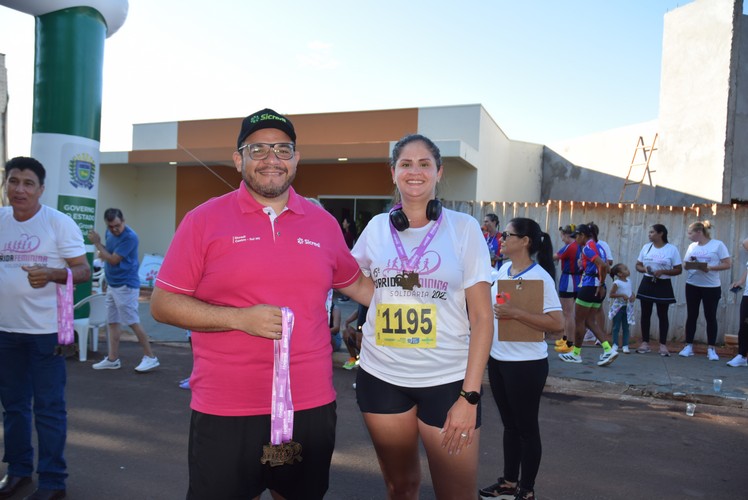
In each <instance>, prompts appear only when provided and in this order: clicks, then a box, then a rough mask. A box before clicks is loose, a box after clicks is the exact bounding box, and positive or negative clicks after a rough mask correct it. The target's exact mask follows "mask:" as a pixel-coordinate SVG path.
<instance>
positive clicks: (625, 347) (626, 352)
mask: <svg viewBox="0 0 748 500" xmlns="http://www.w3.org/2000/svg"><path fill="white" fill-rule="evenodd" d="M621 350H622V351H623V353H624V354H629V353H630V352H631V349H629V346H627V345H625V346H623V349H621Z"/></svg>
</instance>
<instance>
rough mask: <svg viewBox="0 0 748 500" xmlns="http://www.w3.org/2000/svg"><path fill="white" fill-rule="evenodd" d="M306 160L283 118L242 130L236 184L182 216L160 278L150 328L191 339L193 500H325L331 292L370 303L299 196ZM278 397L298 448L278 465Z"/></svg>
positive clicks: (339, 238) (338, 237)
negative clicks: (267, 494)
mask: <svg viewBox="0 0 748 500" xmlns="http://www.w3.org/2000/svg"><path fill="white" fill-rule="evenodd" d="M300 158H301V155H300V153H299V152H298V151H296V132H295V130H294V127H293V124H292V123H291V121H290V120H289V119H288V118H287V117H285V116H283V115H280V114H279V113H277V112H275V111H273V110H271V109H263V110H260V111H258V112H256V113H253V114H251V115H250V116H248V117H247V118H245V119H244V121H243V122H242V127H241V131H240V133H239V137H238V140H237V151H236V152H234V154H233V160H234V165H235V166H236V169H237V170H238V171H239V172H241V174H242V177H243V182H242V183H241V186H240V187H239V188H238V189H237V190H236V191H232V192H230V193H228V194H226V195H224V196H221V197H218V198H214V199H211V200H209V201H207V202H206V203H204V204H202V205H200V206H198V207H197V208H195V209H194V210H192V211H191V212H189V213H188V214H187V215H186V216H185V218H184V220H183V221H182V222H181V224H180V226H179V228H178V229H177V232H176V234H175V235H174V239H173V241H172V243H171V246H170V248H169V250H168V252H167V253H166V257H165V259H164V263H163V266H162V267H161V269H160V271H159V274H158V278H157V281H156V288H155V290H154V293H153V297H152V300H151V312H152V314H153V317H154V318H155V319H156V320H158V321H161V322H163V323H169V324H172V325H176V326H178V327H181V328H186V329H189V330H191V331H192V346H193V356H194V368H193V372H192V376H191V378H190V386H191V388H192V402H191V408H192V419H191V423H190V437H189V459H188V464H189V490H188V493H187V498H188V499H190V500H196V499H213V498H259V497H260V495H261V494H262V492H263V491H264V490H266V489H269V490H270V491H271V493H272V494H273V496H274V497H277V496H282V497H283V498H285V499H289V500H290V499H297V498H305V499H310V498H323V496H324V494H325V492H326V491H327V488H328V484H329V472H330V461H331V458H332V452H333V447H334V444H335V422H336V412H335V391H334V389H333V383H332V360H331V347H330V333H329V332H330V330H329V327H328V321H327V315H326V310H325V300H326V298H327V294H328V291H329V290H330V289H331V288H335V289H338V290H339V291H340V292H341V293H344V294H345V295H347V296H349V297H351V298H353V299H354V300H356V301H358V302H361V303H365V304H368V303H369V302H370V300H371V296H372V293H373V283H372V282H371V280H370V279H368V278H364V277H363V275H362V274H361V271H360V269H359V266H358V264H357V263H356V261H355V259H353V257H352V256H351V254H350V251H349V249H348V247H347V246H346V243H345V240H344V239H343V234H342V232H341V231H340V226H339V225H338V223H337V221H336V220H335V218H334V217H332V215H330V214H329V213H327V212H326V211H325V210H324V209H323V208H321V207H319V206H316V205H315V204H313V203H311V202H309V201H308V200H306V199H305V198H304V197H302V196H300V195H298V194H297V193H296V192H295V191H294V189H293V187H291V183H292V182H293V180H294V177H295V175H296V168H297V165H298V162H299V160H300ZM298 263H303V269H302V268H300V267H299V266H298ZM291 314H292V317H291V316H290V315H291ZM284 349H287V351H284ZM278 352H287V354H288V364H287V365H286V364H284V363H283V362H282V360H284V359H285V358H283V357H278V356H277V353H278ZM276 358H278V359H279V360H281V361H278V362H276ZM276 368H278V370H277V371H276ZM286 375H287V376H288V385H285V386H284V385H283V384H284V382H286V378H285V376H286ZM276 387H287V389H288V391H290V392H283V395H284V397H287V399H286V401H285V402H286V404H288V405H289V406H290V404H291V403H292V407H291V409H292V411H293V414H292V416H291V417H290V418H287V419H286V420H284V422H283V424H284V425H286V426H288V425H289V424H290V426H291V427H292V440H291V441H285V440H284V441H283V443H284V445H285V444H289V446H291V445H293V446H299V447H298V448H293V450H294V451H293V453H291V454H290V455H289V457H290V459H289V460H288V461H287V462H286V463H283V464H282V465H281V464H275V463H273V461H272V460H270V459H271V458H273V457H275V458H277V455H272V453H271V454H270V455H268V453H270V452H273V450H275V451H277V449H278V448H271V447H269V446H268V445H269V444H271V443H272V444H278V443H274V442H272V441H271V425H272V426H275V424H276V420H275V419H273V418H271V408H278V406H277V404H276V403H277V400H276V397H278V398H280V396H275V394H276V391H274V389H275V388H276ZM279 391H284V389H279ZM276 414H277V413H276ZM273 429H276V427H273ZM272 435H273V436H275V435H276V434H275V433H273V434H272ZM264 448H265V449H264ZM288 449H290V448H288ZM288 449H286V451H288ZM299 451H300V457H299V456H298V455H299ZM294 457H295V458H294ZM298 458H301V459H302V460H300V461H299V460H297V459H298ZM289 462H290V463H289Z"/></svg>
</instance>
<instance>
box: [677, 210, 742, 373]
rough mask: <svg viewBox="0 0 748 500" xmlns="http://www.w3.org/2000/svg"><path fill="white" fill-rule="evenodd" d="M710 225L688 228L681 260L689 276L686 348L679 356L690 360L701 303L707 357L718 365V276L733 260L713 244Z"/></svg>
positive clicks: (715, 241) (717, 245) (704, 223)
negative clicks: (688, 242)
mask: <svg viewBox="0 0 748 500" xmlns="http://www.w3.org/2000/svg"><path fill="white" fill-rule="evenodd" d="M711 227H712V225H711V223H710V222H709V221H703V222H694V223H693V224H691V225H690V226H688V239H689V240H691V241H692V242H693V243H691V244H690V245H689V246H688V250H686V255H685V256H684V257H683V267H685V268H686V271H687V272H688V278H687V279H686V311H687V313H688V314H687V317H686V346H685V347H684V348H683V350H681V351H680V352H679V353H678V354H679V355H680V356H684V357H689V356H693V339H694V337H695V336H696V322H697V321H698V319H699V305H700V304H701V303H702V302H703V303H704V319H706V337H707V344H708V348H707V357H708V358H709V361H719V356H718V355H717V351H716V350H715V348H714V345H715V344H716V342H717V306H718V305H719V299H720V298H722V283H721V282H720V279H719V272H717V271H724V270H726V269H730V267H731V266H732V259H730V253H729V252H728V251H727V247H726V246H725V244H724V243H722V242H721V241H719V240H713V239H712V237H711V235H710V232H709V230H710V229H711Z"/></svg>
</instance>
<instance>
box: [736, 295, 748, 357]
mask: <svg viewBox="0 0 748 500" xmlns="http://www.w3.org/2000/svg"><path fill="white" fill-rule="evenodd" d="M738 354H740V355H741V356H743V357H745V356H746V355H748V296H745V295H743V299H742V300H741V301H740V330H738Z"/></svg>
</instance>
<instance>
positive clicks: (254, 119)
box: [252, 113, 288, 123]
mask: <svg viewBox="0 0 748 500" xmlns="http://www.w3.org/2000/svg"><path fill="white" fill-rule="evenodd" d="M261 120H278V121H281V122H283V123H288V120H286V119H285V118H283V117H281V116H275V115H271V114H268V113H265V114H262V115H260V116H253V117H252V123H257V122H259V121H261Z"/></svg>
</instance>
